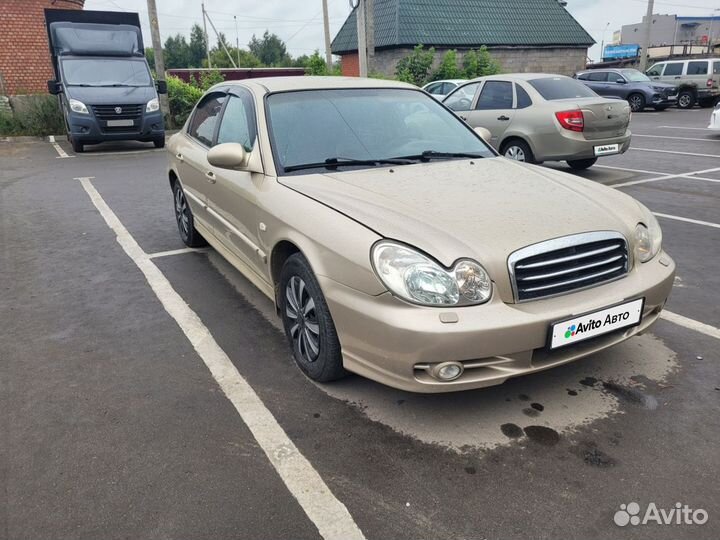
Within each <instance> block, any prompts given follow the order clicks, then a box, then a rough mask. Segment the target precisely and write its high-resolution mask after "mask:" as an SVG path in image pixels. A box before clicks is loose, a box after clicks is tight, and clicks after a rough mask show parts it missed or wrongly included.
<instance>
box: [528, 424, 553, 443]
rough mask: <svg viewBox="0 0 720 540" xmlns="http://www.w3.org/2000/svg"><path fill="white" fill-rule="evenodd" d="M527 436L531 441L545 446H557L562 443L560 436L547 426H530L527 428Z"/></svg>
mask: <svg viewBox="0 0 720 540" xmlns="http://www.w3.org/2000/svg"><path fill="white" fill-rule="evenodd" d="M525 435H527V436H528V439H530V440H531V441H533V442H536V443H538V444H542V445H543V446H555V445H556V444H557V443H559V442H560V434H559V433H558V432H557V431H555V430H554V429H551V428H549V427H545V426H528V427H526V428H525Z"/></svg>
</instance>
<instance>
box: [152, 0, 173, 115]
mask: <svg viewBox="0 0 720 540" xmlns="http://www.w3.org/2000/svg"><path fill="white" fill-rule="evenodd" d="M147 10H148V18H149V19H150V35H151V37H152V46H153V51H154V53H155V77H157V79H158V80H159V81H164V80H165V60H164V59H163V50H162V42H161V41H160V26H159V25H158V16H157V7H156V6H155V0H147ZM159 97H160V110H161V111H162V113H163V115H164V116H165V123H166V124H167V125H168V127H172V121H171V116H170V108H169V106H168V98H167V94H160V95H159Z"/></svg>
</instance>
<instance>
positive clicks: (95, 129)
mask: <svg viewBox="0 0 720 540" xmlns="http://www.w3.org/2000/svg"><path fill="white" fill-rule="evenodd" d="M45 22H46V26H47V32H48V42H49V44H50V54H51V56H52V65H53V70H54V72H55V80H54V81H49V82H48V89H49V90H50V91H51V92H52V93H55V94H58V96H59V99H60V105H61V108H62V111H63V115H64V116H65V123H66V127H67V132H68V139H69V140H70V141H71V142H72V144H73V149H74V150H75V151H80V152H81V151H83V149H84V145H85V144H94V143H99V142H103V141H108V140H139V141H152V142H154V143H155V145H156V146H158V147H160V146H163V145H164V141H165V132H164V125H163V119H162V114H161V111H160V109H159V103H158V96H157V92H156V88H155V83H154V82H153V80H152V76H151V72H150V69H149V66H148V65H147V61H146V60H145V49H144V46H143V39H142V32H141V30H140V20H139V17H138V15H137V13H119V12H109V11H75V10H55V9H46V10H45ZM163 87H164V83H159V88H160V89H161V90H162V89H163Z"/></svg>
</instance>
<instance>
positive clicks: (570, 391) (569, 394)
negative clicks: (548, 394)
mask: <svg viewBox="0 0 720 540" xmlns="http://www.w3.org/2000/svg"><path fill="white" fill-rule="evenodd" d="M567 393H568V396H577V395H578V393H577V391H575V390H568V391H567Z"/></svg>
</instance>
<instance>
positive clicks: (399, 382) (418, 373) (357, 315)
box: [318, 252, 675, 393]
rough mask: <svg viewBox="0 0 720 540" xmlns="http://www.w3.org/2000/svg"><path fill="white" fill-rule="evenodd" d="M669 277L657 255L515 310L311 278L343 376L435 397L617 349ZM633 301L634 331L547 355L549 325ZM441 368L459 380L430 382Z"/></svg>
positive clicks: (494, 302) (652, 314)
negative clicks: (438, 303)
mask: <svg viewBox="0 0 720 540" xmlns="http://www.w3.org/2000/svg"><path fill="white" fill-rule="evenodd" d="M674 275H675V263H674V262H673V260H672V259H671V258H670V257H669V256H668V255H667V254H666V253H664V252H661V253H660V254H658V255H657V256H656V257H655V258H654V259H653V260H652V261H650V262H647V263H644V264H637V265H636V266H635V268H633V269H632V270H631V271H630V273H629V274H628V275H627V276H626V277H624V278H622V279H620V280H618V281H614V282H611V283H607V284H604V285H601V286H598V287H595V288H592V289H587V290H584V291H578V292H575V293H570V294H567V295H564V296H559V297H555V298H547V299H543V300H537V301H533V302H526V303H522V304H505V303H504V302H503V301H502V300H500V299H499V298H498V297H497V296H495V297H493V298H492V299H491V300H490V302H488V303H487V304H484V305H481V306H473V307H464V308H425V307H418V306H413V305H410V304H407V303H405V302H403V301H401V300H398V299H397V298H395V297H394V296H392V295H390V294H389V293H384V294H381V295H380V296H369V295H366V294H364V293H361V292H359V291H356V290H354V289H351V288H348V287H346V286H344V285H342V284H340V283H338V282H336V281H333V280H331V279H329V278H326V277H322V276H318V279H319V281H320V285H321V287H322V290H323V292H324V294H325V297H326V300H327V303H328V306H329V308H330V312H331V314H332V317H333V319H334V322H335V326H336V328H337V332H338V336H339V338H340V344H341V346H342V351H343V362H344V365H345V367H346V368H347V369H348V370H349V371H352V372H355V373H358V374H360V375H363V376H365V377H367V378H369V379H373V380H376V381H378V382H380V383H382V384H386V385H388V386H392V387H395V388H399V389H402V390H407V391H411V392H424V393H437V392H452V391H457V390H469V389H473V388H482V387H485V386H493V385H496V384H501V383H503V382H505V381H506V380H507V379H509V378H511V377H517V376H519V375H525V374H528V373H533V372H536V371H541V370H544V369H548V368H551V367H554V366H558V365H561V364H564V363H567V362H570V361H572V360H577V359H578V358H582V357H584V356H587V355H589V354H591V353H594V352H596V351H599V350H601V349H605V348H607V347H609V346H611V345H614V344H616V343H620V342H621V341H624V340H625V339H627V338H629V337H631V336H634V335H635V334H637V333H639V332H642V331H643V330H645V329H647V328H648V327H649V326H650V325H651V324H652V323H653V322H655V320H657V318H658V317H659V315H660V311H661V310H662V308H663V306H664V305H665V302H666V300H667V298H668V296H669V295H670V291H671V289H672V285H673V279H674ZM640 297H644V298H645V306H644V310H643V317H642V320H641V322H640V324H639V325H638V326H635V327H632V328H624V329H621V330H617V331H615V332H612V333H609V334H605V335H602V336H598V337H595V338H592V339H588V340H587V341H584V342H579V343H577V344H575V345H570V346H567V347H563V348H561V349H556V350H553V351H550V350H549V349H548V348H547V343H548V329H549V327H550V325H551V324H552V323H555V322H557V321H561V320H564V319H568V318H570V317H573V316H574V315H577V314H581V313H587V312H591V311H594V310H599V309H602V308H604V307H607V306H611V305H613V304H617V303H619V302H621V301H625V300H631V299H635V298H640ZM441 318H443V319H446V320H450V321H452V320H455V319H457V320H456V322H442V321H441ZM446 361H459V362H462V363H463V364H464V366H465V371H464V373H463V374H462V376H461V377H460V378H458V379H456V380H454V381H451V382H441V381H438V380H436V379H434V378H433V377H431V376H430V374H429V369H430V368H432V366H434V365H437V364H438V363H441V362H446Z"/></svg>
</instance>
